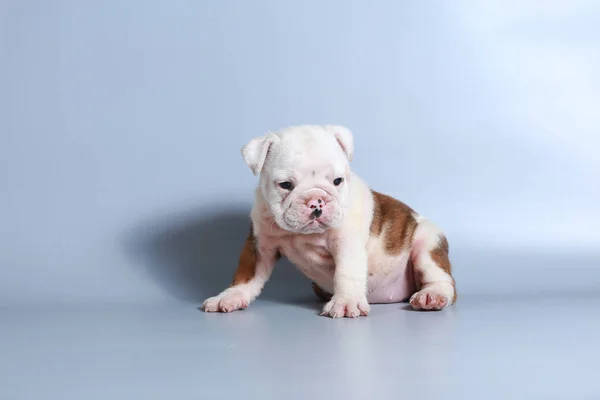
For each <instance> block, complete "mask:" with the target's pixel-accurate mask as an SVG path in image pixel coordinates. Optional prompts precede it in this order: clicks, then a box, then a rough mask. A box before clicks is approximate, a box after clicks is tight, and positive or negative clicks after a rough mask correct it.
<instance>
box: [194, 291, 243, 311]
mask: <svg viewBox="0 0 600 400" xmlns="http://www.w3.org/2000/svg"><path fill="white" fill-rule="evenodd" d="M249 303H250V301H249V300H248V297H247V296H246V295H245V294H244V293H242V292H224V293H221V294H220V295H218V296H215V297H211V298H210V299H207V300H206V301H205V302H204V303H203V304H202V307H201V308H202V310H204V311H205V312H226V313H227V312H232V311H236V310H240V309H244V308H247V307H248V304H249Z"/></svg>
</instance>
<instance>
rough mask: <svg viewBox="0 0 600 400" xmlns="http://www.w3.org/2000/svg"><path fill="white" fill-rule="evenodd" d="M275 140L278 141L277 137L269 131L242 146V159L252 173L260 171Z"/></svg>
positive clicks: (255, 173)
mask: <svg viewBox="0 0 600 400" xmlns="http://www.w3.org/2000/svg"><path fill="white" fill-rule="evenodd" d="M277 141H279V137H278V136H277V135H275V134H274V133H269V134H267V135H265V136H261V137H257V138H254V139H252V140H251V141H249V142H248V143H246V145H245V146H244V147H242V156H243V157H244V161H245V162H246V164H248V166H249V167H250V169H251V170H252V173H253V174H254V175H257V174H259V173H260V171H262V168H263V165H264V164H265V159H266V158H267V153H268V152H269V148H270V147H271V145H272V144H273V143H275V142H277Z"/></svg>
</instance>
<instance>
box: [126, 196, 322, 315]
mask: <svg viewBox="0 0 600 400" xmlns="http://www.w3.org/2000/svg"><path fill="white" fill-rule="evenodd" d="M219 209H221V211H219V212H217V213H215V212H214V210H219ZM249 214H250V209H249V208H248V207H243V206H242V207H235V208H231V209H229V210H225V211H223V210H222V205H220V206H219V207H207V208H205V209H200V210H195V211H190V212H186V213H182V214H179V215H175V216H171V217H168V218H162V219H160V220H154V221H145V222H143V223H141V224H139V225H138V226H135V227H134V228H133V229H132V230H131V231H130V232H128V234H127V235H126V240H125V251H126V252H127V254H128V255H129V256H131V257H133V258H134V261H135V264H136V265H137V266H138V268H141V270H142V271H143V272H144V273H146V274H147V275H149V277H150V279H152V280H153V281H154V282H155V283H156V284H157V285H158V286H160V287H161V288H162V289H163V290H164V291H165V292H166V293H167V294H168V295H169V296H171V297H173V298H176V299H178V300H180V301H185V302H190V303H196V304H201V303H202V302H203V301H204V300H205V299H206V298H207V297H210V296H214V295H216V294H218V293H219V292H221V291H222V290H223V289H225V288H226V287H227V286H228V285H229V284H230V283H231V280H232V278H233V274H234V272H235V270H236V268H237V263H238V259H239V254H240V251H241V249H242V247H243V245H244V242H245V240H246V237H247V235H248V232H249V230H250V217H249ZM259 299H260V300H267V301H271V302H279V303H287V304H290V305H297V306H302V307H307V308H314V309H316V307H318V304H317V303H316V301H315V298H314V294H313V293H312V290H311V285H310V281H308V279H306V278H305V277H304V276H303V275H302V274H301V273H300V272H299V271H298V270H297V269H296V268H294V267H293V266H292V265H291V264H290V263H289V262H287V260H280V261H279V262H278V263H277V265H276V267H275V270H274V272H273V275H272V277H271V279H270V280H269V282H267V284H266V285H265V288H264V290H263V292H262V294H261V295H260V296H259Z"/></svg>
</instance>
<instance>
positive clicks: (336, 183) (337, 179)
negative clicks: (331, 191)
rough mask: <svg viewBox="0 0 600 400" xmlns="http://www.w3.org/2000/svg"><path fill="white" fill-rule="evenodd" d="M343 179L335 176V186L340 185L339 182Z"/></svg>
mask: <svg viewBox="0 0 600 400" xmlns="http://www.w3.org/2000/svg"><path fill="white" fill-rule="evenodd" d="M343 181H344V178H336V179H334V180H333V184H334V185H335V186H340V184H341V183H342V182H343Z"/></svg>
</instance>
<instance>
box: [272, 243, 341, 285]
mask: <svg viewBox="0 0 600 400" xmlns="http://www.w3.org/2000/svg"><path fill="white" fill-rule="evenodd" d="M273 244H274V245H276V246H277V248H278V249H279V252H280V253H281V255H282V256H285V257H287V258H288V260H290V261H291V262H292V263H293V264H294V265H295V266H296V267H297V268H299V269H300V270H301V271H302V272H304V273H305V274H306V275H308V276H309V277H311V278H316V276H315V275H321V274H327V275H332V274H333V270H334V261H333V257H332V256H331V253H330V252H329V250H328V249H327V237H326V236H325V235H297V236H288V237H280V238H274V239H273Z"/></svg>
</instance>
